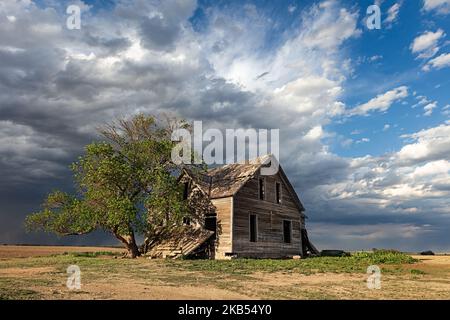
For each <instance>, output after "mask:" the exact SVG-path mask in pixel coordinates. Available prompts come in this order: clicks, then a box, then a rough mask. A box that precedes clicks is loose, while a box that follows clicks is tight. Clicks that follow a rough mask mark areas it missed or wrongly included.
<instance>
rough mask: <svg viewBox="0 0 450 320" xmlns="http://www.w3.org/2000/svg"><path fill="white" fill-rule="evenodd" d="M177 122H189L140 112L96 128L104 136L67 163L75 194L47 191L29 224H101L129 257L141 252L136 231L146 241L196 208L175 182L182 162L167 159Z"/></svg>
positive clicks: (71, 229) (68, 227) (64, 230)
mask: <svg viewBox="0 0 450 320" xmlns="http://www.w3.org/2000/svg"><path fill="white" fill-rule="evenodd" d="M180 127H181V128H189V126H188V124H187V123H186V122H185V121H183V120H177V119H173V118H168V117H166V118H165V119H164V121H162V120H160V119H157V118H156V117H153V116H146V115H142V114H141V115H138V116H135V117H133V118H132V119H130V120H119V121H117V122H114V123H111V124H108V125H106V126H104V127H102V128H100V129H99V132H100V134H101V135H102V137H103V140H101V141H98V142H93V143H91V144H89V145H87V146H86V148H85V153H84V155H82V156H81V157H80V158H79V159H78V161H76V162H75V163H73V164H72V166H71V169H72V171H73V174H74V181H75V184H76V187H77V188H76V190H77V191H76V192H75V194H68V193H66V192H63V191H59V190H57V191H54V192H52V193H50V194H49V195H48V197H47V198H46V199H45V201H44V203H43V205H42V209H41V210H40V211H39V212H36V213H33V214H31V215H29V216H28V217H27V219H26V227H27V229H28V230H42V231H46V232H53V233H56V234H58V235H63V236H64V235H81V234H86V233H90V232H92V231H94V230H104V231H107V232H110V233H111V234H112V235H114V236H115V237H116V238H117V239H118V240H120V241H121V242H122V243H123V244H124V245H125V247H126V248H127V250H128V255H129V256H130V257H133V258H134V257H136V256H139V255H140V254H141V251H140V250H139V247H138V245H137V243H136V235H138V234H140V235H144V236H145V237H146V242H147V243H148V242H156V241H161V240H162V239H163V238H165V237H169V236H170V235H171V233H173V232H176V230H177V229H178V228H180V227H181V225H182V220H183V217H186V216H189V217H190V216H191V215H192V214H193V212H195V210H194V211H193V210H190V206H191V205H192V204H190V203H188V202H187V201H186V200H185V199H183V189H182V185H180V184H179V183H178V179H177V174H178V173H179V172H180V170H182V166H183V165H182V164H181V165H177V164H175V163H173V162H172V160H171V151H172V148H173V146H174V144H175V142H173V141H171V133H172V132H173V130H174V129H176V128H180ZM196 170H202V166H199V167H197V168H196ZM190 218H192V219H196V218H197V217H190Z"/></svg>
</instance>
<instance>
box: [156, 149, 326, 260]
mask: <svg viewBox="0 0 450 320" xmlns="http://www.w3.org/2000/svg"><path fill="white" fill-rule="evenodd" d="M271 161H277V160H276V159H275V158H274V157H273V156H271V155H266V156H263V157H259V158H257V159H255V160H253V161H249V162H248V163H245V164H239V163H236V164H228V165H224V166H222V167H218V168H213V169H210V170H208V171H207V173H206V174H203V175H200V176H199V175H193V174H190V173H189V172H188V171H184V172H183V174H182V176H181V177H180V181H181V182H182V183H184V185H185V197H191V196H193V195H194V194H197V196H198V195H200V196H201V197H204V199H205V201H207V202H208V203H209V204H210V205H211V209H209V210H204V211H205V212H204V213H203V219H204V220H203V221H202V223H200V224H199V223H192V222H191V221H189V219H186V221H185V223H186V224H187V225H190V226H189V227H190V228H188V230H190V231H189V232H188V234H186V235H185V236H183V237H181V238H179V239H177V240H172V241H169V242H165V243H162V244H160V245H159V246H157V247H155V248H153V249H152V250H151V252H150V255H153V256H163V257H178V256H181V255H183V256H189V255H191V256H198V257H204V258H210V259H229V258H241V257H245V258H292V257H294V256H302V257H304V256H307V255H308V254H316V253H318V251H317V249H316V248H315V247H314V246H313V245H312V244H311V242H310V241H309V239H308V234H307V231H306V227H305V218H306V215H305V208H304V207H303V205H302V203H301V201H300V199H299V198H298V196H297V194H296V192H295V190H294V188H293V187H292V185H291V183H290V182H289V180H288V178H287V177H286V175H285V173H284V171H283V169H282V168H281V166H279V170H278V172H277V173H276V174H274V175H272V176H267V175H261V172H260V171H261V168H262V167H263V166H269V165H270V162H271ZM194 176H195V177H194ZM202 210H203V209H202Z"/></svg>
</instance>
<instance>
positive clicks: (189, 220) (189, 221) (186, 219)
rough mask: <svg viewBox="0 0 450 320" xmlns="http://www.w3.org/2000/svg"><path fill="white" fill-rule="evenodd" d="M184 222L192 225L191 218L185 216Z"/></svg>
mask: <svg viewBox="0 0 450 320" xmlns="http://www.w3.org/2000/svg"><path fill="white" fill-rule="evenodd" d="M183 224H184V225H186V226H190V225H191V218H189V217H183Z"/></svg>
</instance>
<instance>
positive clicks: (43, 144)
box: [0, 0, 450, 251]
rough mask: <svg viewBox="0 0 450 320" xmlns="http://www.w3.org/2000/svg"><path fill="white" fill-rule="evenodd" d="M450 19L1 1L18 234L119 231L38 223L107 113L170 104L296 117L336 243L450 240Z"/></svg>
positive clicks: (274, 122) (327, 10)
mask: <svg viewBox="0 0 450 320" xmlns="http://www.w3.org/2000/svg"><path fill="white" fill-rule="evenodd" d="M374 3H375V4H376V5H378V6H379V8H380V10H381V11H380V12H381V25H380V28H379V29H377V28H375V29H369V28H368V27H367V23H366V22H367V18H368V17H369V16H370V14H367V8H368V7H369V6H370V5H373V4H374ZM70 4H75V5H78V6H79V7H80V8H81V28H80V29H74V30H72V29H68V28H67V25H66V20H67V18H68V17H69V14H67V13H66V8H67V6H68V5H70ZM449 18H450V1H449V0H423V1H422V0H420V1H419V0H418V1H405V0H403V1H402V0H397V1H389V0H384V1H383V0H378V1H344V0H342V1H338V0H335V1H333V0H326V1H285V0H281V1H203V0H199V1H195V0H183V1H182V0H165V1H162V0H161V1H157V0H152V1H143V0H136V1H132V0H117V1H113V0H108V1H94V0H90V1H87V0H85V1H81V0H75V1H56V0H36V1H31V0H23V1H16V0H6V1H4V0H3V1H1V2H0V177H1V180H0V181H1V183H0V243H41V244H102V245H103V244H115V241H114V240H113V239H112V238H111V237H109V236H108V235H104V234H100V233H96V234H92V235H88V236H83V237H69V238H58V237H56V236H53V235H46V234H42V233H26V232H25V231H24V228H23V220H24V218H25V216H26V215H27V214H29V213H31V212H35V211H38V210H39V208H40V204H41V203H42V200H43V199H44V197H45V195H46V194H48V193H49V192H51V191H52V190H54V189H62V190H65V191H72V190H73V185H72V179H71V172H70V170H69V165H70V163H72V162H73V161H74V160H76V159H77V157H78V156H80V155H81V154H82V153H83V147H84V145H86V144H87V143H89V142H91V141H94V140H96V139H98V136H97V133H96V128H97V127H98V126H99V125H102V124H104V123H106V122H109V121H111V120H113V119H115V118H117V117H129V116H132V115H135V114H138V113H142V112H143V113H149V114H160V113H163V112H164V113H172V114H175V115H177V116H179V117H183V118H186V119H188V120H189V121H194V120H199V121H203V125H204V126H206V127H209V128H219V129H225V128H266V129H280V162H281V165H282V167H283V169H284V171H285V172H286V174H287V176H288V177H289V179H290V181H291V182H292V184H293V186H294V187H295V189H296V191H297V193H298V194H299V197H300V199H301V200H302V202H303V204H304V206H305V207H306V214H307V216H308V220H307V228H308V230H309V234H310V238H311V239H312V241H313V243H315V244H316V245H317V246H318V247H319V248H320V249H346V250H359V249H371V248H396V249H400V250H406V251H419V250H426V249H432V250H434V251H450V232H448V231H449V229H450V200H449V199H450V101H449V100H450V99H449V97H450V90H449V87H450V83H449V82H450V77H449V76H450V36H449V34H450V19H449Z"/></svg>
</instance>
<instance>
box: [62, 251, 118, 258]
mask: <svg viewBox="0 0 450 320" xmlns="http://www.w3.org/2000/svg"><path fill="white" fill-rule="evenodd" d="M65 255H69V256H72V257H85V258H97V257H101V256H109V257H111V256H112V257H117V256H120V255H121V254H120V253H118V252H112V251H95V252H66V253H65Z"/></svg>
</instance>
